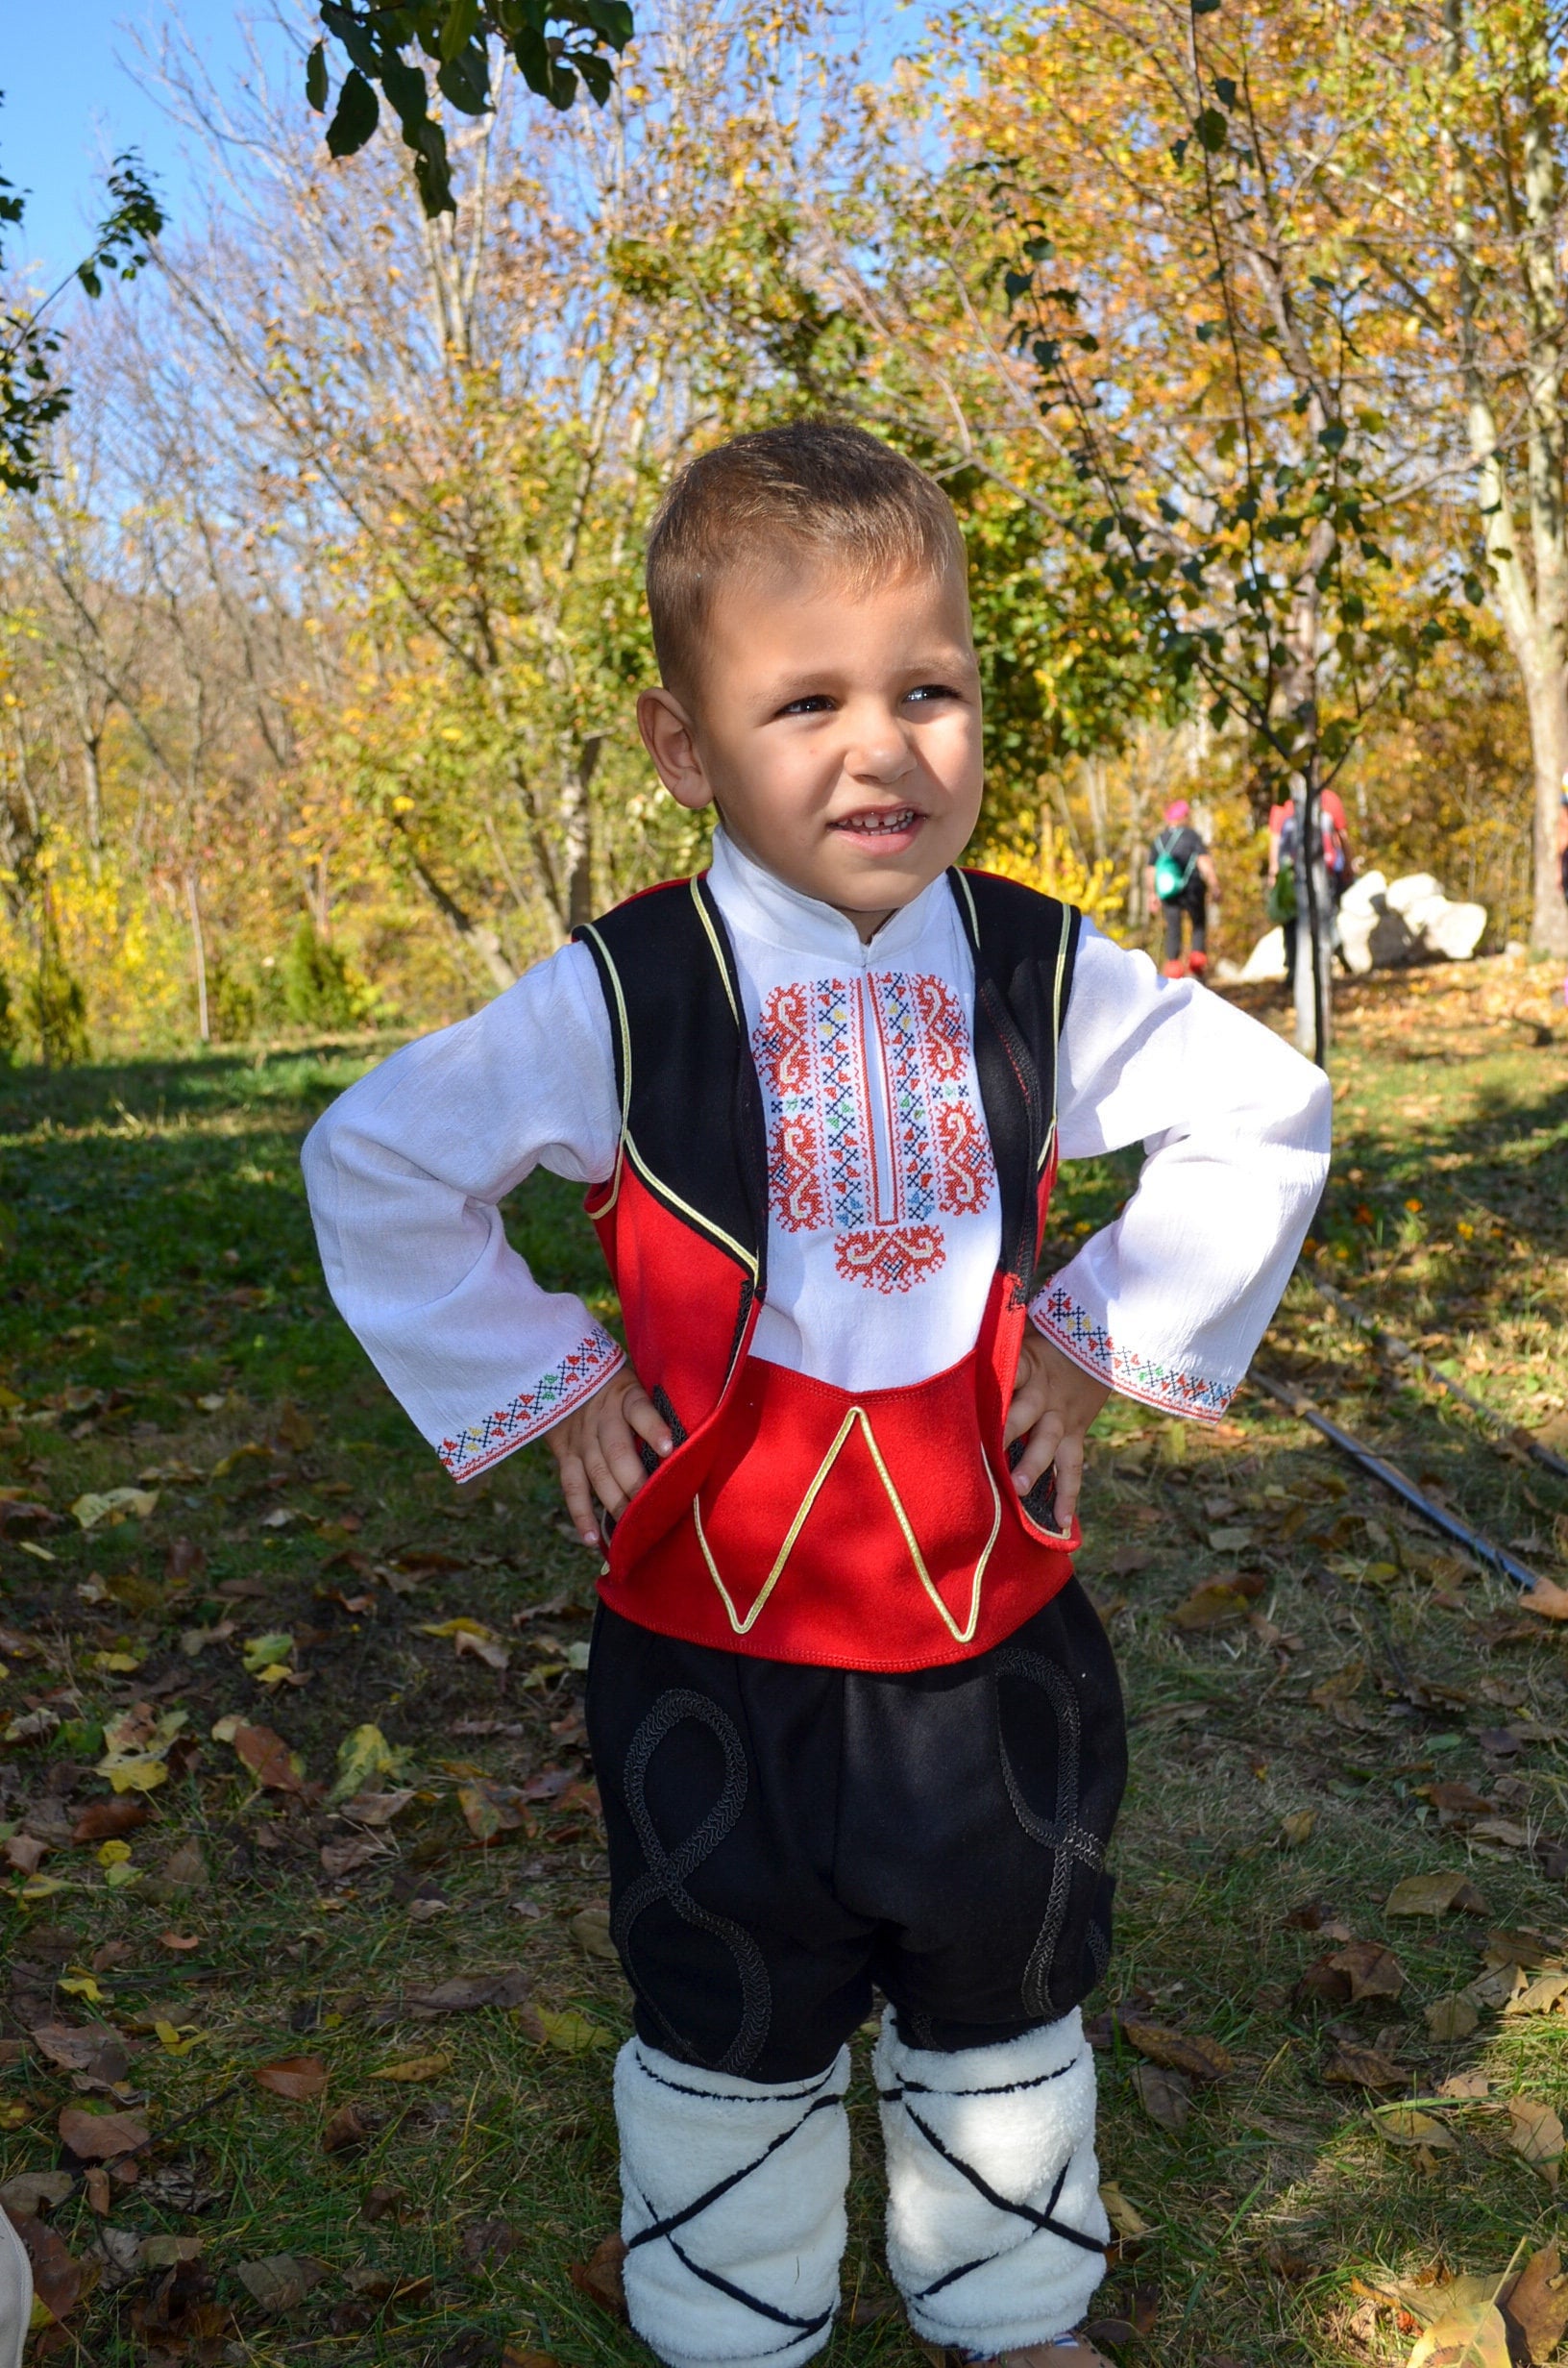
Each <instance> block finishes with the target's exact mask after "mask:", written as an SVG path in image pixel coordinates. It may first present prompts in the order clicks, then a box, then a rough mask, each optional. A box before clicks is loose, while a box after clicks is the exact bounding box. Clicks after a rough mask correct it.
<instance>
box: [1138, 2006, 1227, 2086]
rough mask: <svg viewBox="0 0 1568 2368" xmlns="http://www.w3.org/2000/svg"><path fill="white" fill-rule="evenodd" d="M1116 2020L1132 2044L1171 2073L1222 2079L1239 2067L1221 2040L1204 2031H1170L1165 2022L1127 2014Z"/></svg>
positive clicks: (1207, 2078) (1214, 2079) (1140, 2053)
mask: <svg viewBox="0 0 1568 2368" xmlns="http://www.w3.org/2000/svg"><path fill="white" fill-rule="evenodd" d="M1116 2020H1117V2028H1118V2030H1119V2031H1120V2033H1121V2035H1122V2037H1123V2038H1124V2039H1125V2040H1126V2041H1127V2044H1128V2046H1129V2047H1136V2048H1137V2050H1138V2052H1139V2055H1140V2056H1143V2057H1146V2058H1147V2060H1148V2061H1149V2062H1150V2063H1156V2064H1159V2065H1161V2066H1162V2067H1163V2068H1164V2070H1165V2071H1167V2072H1185V2073H1186V2075H1187V2077H1188V2080H1194V2081H1222V2080H1224V2079H1225V2077H1226V2075H1227V2074H1228V2073H1230V2072H1234V2071H1235V2069H1236V2063H1235V2059H1234V2058H1233V2057H1231V2056H1230V2055H1229V2054H1228V2053H1227V2052H1226V2050H1225V2049H1224V2048H1223V2047H1221V2046H1220V2044H1219V2041H1218V2040H1217V2039H1211V2038H1209V2037H1208V2036H1207V2035H1205V2034H1204V2033H1202V2032H1188V2031H1167V2030H1166V2028H1165V2026H1164V2024H1163V2023H1145V2022H1140V2021H1139V2020H1138V2019H1137V2018H1135V2017H1134V2016H1131V2015H1126V2014H1123V2015H1118V2016H1117V2018H1116Z"/></svg>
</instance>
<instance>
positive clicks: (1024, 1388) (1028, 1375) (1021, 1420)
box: [1002, 1363, 1049, 1447]
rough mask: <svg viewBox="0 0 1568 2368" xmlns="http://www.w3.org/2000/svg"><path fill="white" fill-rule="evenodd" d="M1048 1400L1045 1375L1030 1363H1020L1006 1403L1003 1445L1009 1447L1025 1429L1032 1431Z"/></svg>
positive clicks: (1021, 1435) (1019, 1437)
mask: <svg viewBox="0 0 1568 2368" xmlns="http://www.w3.org/2000/svg"><path fill="white" fill-rule="evenodd" d="M1048 1402H1049V1390H1048V1385H1047V1382H1046V1377H1045V1375H1044V1374H1043V1373H1041V1372H1037V1371H1036V1370H1035V1369H1034V1366H1033V1364H1032V1363H1031V1364H1028V1365H1023V1364H1020V1366H1019V1368H1018V1378H1017V1384H1016V1385H1015V1387H1014V1391H1013V1395H1012V1398H1011V1399H1010V1401H1009V1403H1008V1409H1007V1425H1006V1428H1005V1429H1004V1431H1003V1433H1002V1443H1003V1445H1004V1446H1008V1447H1011V1445H1012V1444H1013V1442H1014V1441H1015V1439H1021V1438H1022V1437H1023V1434H1024V1432H1025V1431H1032V1430H1033V1429H1034V1427H1035V1424H1036V1423H1037V1422H1039V1421H1040V1420H1041V1418H1042V1417H1043V1415H1044V1413H1045V1409H1046V1406H1047V1404H1048Z"/></svg>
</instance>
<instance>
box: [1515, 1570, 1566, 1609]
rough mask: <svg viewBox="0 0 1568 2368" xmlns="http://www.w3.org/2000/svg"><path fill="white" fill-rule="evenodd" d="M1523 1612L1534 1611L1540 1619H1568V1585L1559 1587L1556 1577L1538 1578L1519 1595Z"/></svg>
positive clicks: (1520, 1607)
mask: <svg viewBox="0 0 1568 2368" xmlns="http://www.w3.org/2000/svg"><path fill="white" fill-rule="evenodd" d="M1519 1609H1520V1611H1521V1612H1533V1613H1534V1614H1535V1616H1536V1617H1537V1618H1538V1619H1568V1587H1559V1586H1558V1585H1557V1584H1556V1580H1555V1579H1540V1578H1538V1579H1537V1580H1536V1582H1535V1584H1534V1586H1533V1587H1530V1588H1527V1589H1526V1590H1525V1591H1524V1592H1523V1594H1521V1596H1520V1597H1519Z"/></svg>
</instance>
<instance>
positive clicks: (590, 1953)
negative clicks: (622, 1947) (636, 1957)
mask: <svg viewBox="0 0 1568 2368" xmlns="http://www.w3.org/2000/svg"><path fill="white" fill-rule="evenodd" d="M567 1930H568V1931H569V1932H570V1933H571V1935H572V1937H573V1939H574V1940H575V1941H576V1944H577V1946H578V1948H579V1949H581V1951H582V1953H583V1955H584V1956H585V1957H596V1958H599V1959H600V1960H601V1961H603V1962H604V1963H605V1964H607V1965H613V1964H614V1963H616V1961H617V1953H616V1946H615V1942H614V1941H613V1940H612V1939H611V1938H610V1912H609V1910H608V1908H602V1907H594V1908H579V1909H578V1910H577V1912H576V1915H575V1916H573V1918H572V1919H571V1922H570V1923H569V1925H568V1926H567Z"/></svg>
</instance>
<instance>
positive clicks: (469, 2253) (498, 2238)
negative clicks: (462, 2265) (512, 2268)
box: [463, 2216, 523, 2269]
mask: <svg viewBox="0 0 1568 2368" xmlns="http://www.w3.org/2000/svg"><path fill="white" fill-rule="evenodd" d="M522 2241H523V2237H522V2231H521V2230H520V2229H518V2228H516V2227H515V2226H514V2225H513V2223H512V2222H511V2221H510V2220H502V2219H501V2218H500V2217H499V2216H497V2217H493V2218H491V2219H488V2220H471V2221H470V2222H469V2225H468V2227H467V2228H466V2229H464V2231H463V2258H464V2260H465V2261H472V2262H473V2263H474V2264H475V2265H476V2267H478V2268H483V2269H497V2268H499V2267H500V2265H501V2263H502V2261H508V2260H510V2259H511V2257H512V2255H513V2254H514V2253H515V2252H516V2251H517V2249H518V2246H519V2245H520V2244H521V2243H522Z"/></svg>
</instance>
